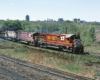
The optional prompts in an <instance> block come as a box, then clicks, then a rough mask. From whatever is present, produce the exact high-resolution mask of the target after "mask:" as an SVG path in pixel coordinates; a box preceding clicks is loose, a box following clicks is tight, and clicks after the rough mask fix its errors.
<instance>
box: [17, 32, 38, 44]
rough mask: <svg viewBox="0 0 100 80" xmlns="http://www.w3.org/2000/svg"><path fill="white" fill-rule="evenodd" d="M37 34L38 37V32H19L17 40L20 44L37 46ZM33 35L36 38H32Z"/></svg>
mask: <svg viewBox="0 0 100 80" xmlns="http://www.w3.org/2000/svg"><path fill="white" fill-rule="evenodd" d="M36 34H37V35H38V33H36V32H18V33H17V40H18V41H19V42H24V43H27V44H29V45H36V44H35V42H36V40H35V36H36ZM32 35H34V36H32Z"/></svg>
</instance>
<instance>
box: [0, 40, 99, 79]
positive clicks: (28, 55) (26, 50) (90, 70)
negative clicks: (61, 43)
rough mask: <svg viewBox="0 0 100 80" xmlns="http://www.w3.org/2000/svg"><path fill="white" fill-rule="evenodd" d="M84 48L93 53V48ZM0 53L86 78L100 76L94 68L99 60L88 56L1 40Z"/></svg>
mask: <svg viewBox="0 0 100 80" xmlns="http://www.w3.org/2000/svg"><path fill="white" fill-rule="evenodd" d="M86 48H87V49H85V50H86V51H89V50H91V49H92V50H93V51H95V48H94V47H93V46H92V47H86ZM97 49H99V46H97V47H96V50H97ZM0 53H3V54H6V55H9V56H13V57H16V58H19V59H23V60H26V61H29V62H33V63H37V64H41V65H44V66H48V67H52V68H57V69H60V70H63V71H69V72H73V73H76V74H79V75H83V76H87V77H92V78H95V77H96V76H98V74H99V75H100V73H99V72H100V70H98V69H97V68H96V65H98V64H97V63H100V59H96V58H93V57H89V56H84V55H77V54H71V53H68V54H67V53H65V52H58V51H53V50H47V49H46V50H44V49H40V48H33V47H32V46H28V45H23V44H19V43H14V42H10V41H6V40H2V39H0Z"/></svg>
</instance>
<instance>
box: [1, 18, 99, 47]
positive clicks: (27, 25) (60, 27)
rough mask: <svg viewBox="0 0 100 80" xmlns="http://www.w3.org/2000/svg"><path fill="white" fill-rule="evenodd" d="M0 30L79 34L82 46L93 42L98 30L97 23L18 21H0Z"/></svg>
mask: <svg viewBox="0 0 100 80" xmlns="http://www.w3.org/2000/svg"><path fill="white" fill-rule="evenodd" d="M0 27H1V28H7V27H9V28H14V29H16V30H22V31H29V32H30V31H32V32H43V33H68V34H69V33H72V34H80V36H81V40H82V42H83V44H85V45H86V44H90V43H91V42H95V30H98V29H100V24H98V23H97V22H91V23H85V24H79V23H75V22H72V21H64V22H36V21H31V22H27V21H19V20H15V21H13V20H6V21H3V20H0Z"/></svg>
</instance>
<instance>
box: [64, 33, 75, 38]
mask: <svg viewBox="0 0 100 80" xmlns="http://www.w3.org/2000/svg"><path fill="white" fill-rule="evenodd" d="M73 35H74V34H66V38H70V37H71V36H73Z"/></svg>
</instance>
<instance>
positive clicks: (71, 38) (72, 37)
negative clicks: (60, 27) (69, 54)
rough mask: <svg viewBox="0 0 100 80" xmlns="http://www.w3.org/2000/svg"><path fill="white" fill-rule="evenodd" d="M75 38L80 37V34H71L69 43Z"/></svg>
mask: <svg viewBox="0 0 100 80" xmlns="http://www.w3.org/2000/svg"><path fill="white" fill-rule="evenodd" d="M75 39H80V36H79V35H72V36H71V37H70V43H72V42H73V40H75Z"/></svg>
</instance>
